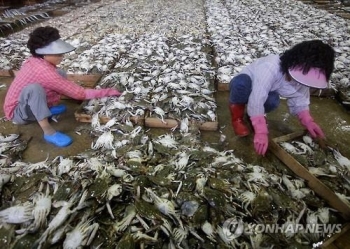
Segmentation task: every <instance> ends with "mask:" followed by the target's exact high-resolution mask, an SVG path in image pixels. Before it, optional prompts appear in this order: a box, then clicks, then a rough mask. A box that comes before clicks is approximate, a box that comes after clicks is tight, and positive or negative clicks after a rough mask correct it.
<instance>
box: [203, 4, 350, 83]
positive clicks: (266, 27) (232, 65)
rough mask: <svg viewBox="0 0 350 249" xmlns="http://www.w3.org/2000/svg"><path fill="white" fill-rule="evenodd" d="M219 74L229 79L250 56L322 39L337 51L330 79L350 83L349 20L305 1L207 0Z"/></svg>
mask: <svg viewBox="0 0 350 249" xmlns="http://www.w3.org/2000/svg"><path fill="white" fill-rule="evenodd" d="M205 4H206V13H207V23H208V31H209V33H210V40H211V41H212V43H213V47H214V51H215V55H216V56H215V61H216V64H217V68H218V72H217V77H218V80H219V81H220V82H221V83H229V82H230V80H231V78H232V77H233V75H235V74H236V73H237V72H239V71H240V70H241V69H242V68H243V67H244V66H245V65H247V64H249V63H251V61H252V60H254V59H256V58H259V57H262V56H265V55H268V54H271V53H273V54H280V53H281V52H283V51H285V50H286V49H288V48H290V47H291V46H293V45H295V44H297V43H299V42H301V41H303V40H313V39H320V40H323V41H324V42H326V43H329V44H330V45H331V46H332V47H333V48H334V50H335V52H336V62H335V70H334V74H333V76H332V78H331V84H332V86H333V87H335V88H348V87H349V71H348V70H347V68H348V66H349V63H350V58H349V55H348V54H349V49H350V46H349V45H350V43H349V21H348V20H347V19H344V18H342V17H339V16H337V15H335V14H331V13H329V12H327V11H326V10H322V9H318V8H315V7H313V6H312V5H307V4H304V3H302V2H301V1H289V0H288V1H268V2H266V1H259V0H254V1H250V0H249V1H248V0H241V1H237V0H225V1H219V0H207V1H206V2H205Z"/></svg>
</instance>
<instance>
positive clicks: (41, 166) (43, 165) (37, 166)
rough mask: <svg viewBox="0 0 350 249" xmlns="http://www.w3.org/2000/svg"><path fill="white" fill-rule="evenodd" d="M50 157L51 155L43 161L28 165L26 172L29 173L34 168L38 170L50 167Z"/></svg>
mask: <svg viewBox="0 0 350 249" xmlns="http://www.w3.org/2000/svg"><path fill="white" fill-rule="evenodd" d="M48 159H49V155H48V156H47V157H46V159H45V160H44V161H42V162H37V163H30V164H29V165H28V167H27V170H26V173H27V174H29V173H31V172H33V171H34V170H38V169H48V168H49V164H48V163H47V161H48Z"/></svg>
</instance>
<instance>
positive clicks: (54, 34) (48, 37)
mask: <svg viewBox="0 0 350 249" xmlns="http://www.w3.org/2000/svg"><path fill="white" fill-rule="evenodd" d="M59 38H61V36H60V34H59V32H58V29H56V28H53V27H50V26H46V27H39V28H36V29H35V30H33V32H31V33H30V34H29V40H28V42H27V48H29V50H30V53H31V54H32V55H33V56H35V57H41V55H39V54H37V53H35V50H36V49H38V48H42V47H45V46H47V45H48V44H50V43H51V42H53V41H56V40H58V39H59Z"/></svg>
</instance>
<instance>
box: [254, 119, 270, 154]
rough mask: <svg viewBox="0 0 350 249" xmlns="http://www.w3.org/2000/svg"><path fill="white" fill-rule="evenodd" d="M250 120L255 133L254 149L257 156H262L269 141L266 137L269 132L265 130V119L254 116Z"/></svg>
mask: <svg viewBox="0 0 350 249" xmlns="http://www.w3.org/2000/svg"><path fill="white" fill-rule="evenodd" d="M250 120H251V121H252V125H253V127H254V131H255V135H254V149H255V151H256V153H257V154H258V155H263V156H264V155H265V153H266V151H267V147H268V144H269V139H268V137H267V134H268V133H269V131H268V130H267V124H266V119H265V117H264V116H255V117H251V118H250Z"/></svg>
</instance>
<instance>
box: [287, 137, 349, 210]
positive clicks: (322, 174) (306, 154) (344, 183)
mask: <svg viewBox="0 0 350 249" xmlns="http://www.w3.org/2000/svg"><path fill="white" fill-rule="evenodd" d="M280 146H281V147H282V148H283V149H284V150H285V151H287V152H288V153H290V154H291V155H292V156H293V157H294V158H295V160H297V161H298V162H299V163H300V164H301V165H303V166H304V167H306V168H307V169H308V171H309V172H310V173H311V174H313V175H314V176H315V177H317V178H319V179H320V180H321V181H322V182H323V183H324V184H325V185H326V186H328V187H329V188H330V189H332V190H333V191H334V192H335V194H336V195H337V196H338V197H339V198H340V199H342V200H343V201H344V202H345V203H348V200H349V199H350V160H349V159H348V158H347V157H345V156H344V155H342V154H341V153H340V152H339V150H337V149H335V148H333V147H329V146H327V148H322V147H320V146H319V145H318V144H317V143H315V142H314V141H313V140H312V139H311V138H310V137H309V136H303V137H302V138H299V139H294V140H292V141H289V142H281V143H280ZM297 192H298V191H294V193H297Z"/></svg>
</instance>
